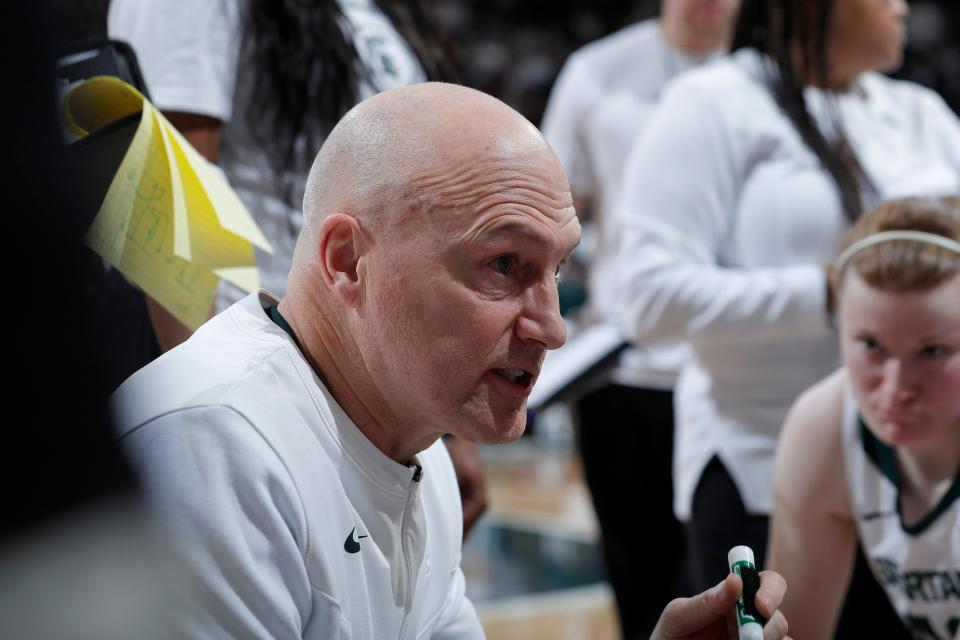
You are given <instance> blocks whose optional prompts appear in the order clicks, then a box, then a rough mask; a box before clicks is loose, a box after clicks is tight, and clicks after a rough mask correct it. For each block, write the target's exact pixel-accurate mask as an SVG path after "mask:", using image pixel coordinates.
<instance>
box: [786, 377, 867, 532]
mask: <svg viewBox="0 0 960 640" xmlns="http://www.w3.org/2000/svg"><path fill="white" fill-rule="evenodd" d="M846 386H847V374H846V371H845V370H844V369H840V370H838V371H836V372H834V373H833V374H831V375H830V376H828V377H827V378H825V379H823V380H821V381H820V382H818V383H817V384H815V385H813V386H812V387H810V388H809V389H807V390H806V391H805V392H804V393H803V394H801V395H800V397H798V398H797V400H796V402H794V404H793V407H791V409H790V412H789V413H788V415H787V418H786V421H785V423H784V427H783V431H782V432H781V434H780V439H779V442H778V444H777V456H776V461H775V463H774V497H775V500H776V502H777V504H779V505H781V506H782V507H788V508H789V509H790V510H793V509H800V510H801V511H804V510H805V511H806V512H809V513H813V512H814V511H815V512H817V513H831V514H833V515H836V516H844V515H845V514H847V513H848V511H849V507H848V506H847V498H846V495H847V494H846V481H845V471H844V465H843V429H842V426H843V425H842V422H843V413H844V401H845V400H844V398H845V394H846Z"/></svg>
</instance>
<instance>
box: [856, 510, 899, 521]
mask: <svg viewBox="0 0 960 640" xmlns="http://www.w3.org/2000/svg"><path fill="white" fill-rule="evenodd" d="M895 515H897V512H896V511H871V512H870V513H865V514H863V515H862V516H860V519H861V520H863V521H864V522H870V521H871V520H878V519H880V518H889V517H890V516H895Z"/></svg>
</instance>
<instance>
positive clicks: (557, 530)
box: [463, 438, 619, 640]
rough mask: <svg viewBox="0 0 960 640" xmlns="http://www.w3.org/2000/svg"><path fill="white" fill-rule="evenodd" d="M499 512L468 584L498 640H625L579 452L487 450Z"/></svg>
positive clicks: (473, 539)
mask: <svg viewBox="0 0 960 640" xmlns="http://www.w3.org/2000/svg"><path fill="white" fill-rule="evenodd" d="M480 453H481V457H482V458H483V460H484V465H485V467H486V470H487V482H488V498H489V503H490V507H489V509H488V511H487V514H486V515H485V516H484V518H483V519H482V520H481V523H480V524H479V525H478V526H477V528H476V529H475V530H474V532H473V533H471V536H470V538H469V539H468V540H467V542H466V544H465V547H464V562H463V569H464V575H465V576H466V580H467V593H468V594H469V595H470V597H471V599H472V600H473V602H474V604H475V606H476V607H477V612H478V614H479V615H480V620H481V622H482V623H483V626H484V629H485V631H486V633H487V637H488V638H489V639H490V640H501V639H502V640H507V639H509V640H525V639H527V638H530V639H534V638H536V639H540V638H551V639H557V640H581V639H583V640H586V639H589V640H616V639H617V638H619V627H618V625H617V620H616V612H615V609H614V606H613V595H612V592H611V591H610V588H609V586H608V585H607V583H606V582H605V581H604V579H603V575H602V568H601V564H600V557H599V550H598V547H597V525H596V519H595V517H594V514H593V510H592V507H591V505H590V500H589V495H588V494H587V490H586V487H585V486H584V484H583V480H582V474H581V471H580V465H579V463H578V461H577V459H576V456H575V455H574V454H573V451H572V449H571V447H570V446H565V447H563V446H561V447H556V446H554V447H549V448H546V447H544V446H543V443H542V442H538V441H537V440H536V439H534V438H523V439H521V441H519V442H517V443H514V444H512V445H507V446H501V447H489V448H481V452H480Z"/></svg>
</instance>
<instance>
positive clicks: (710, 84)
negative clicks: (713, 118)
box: [667, 50, 767, 107]
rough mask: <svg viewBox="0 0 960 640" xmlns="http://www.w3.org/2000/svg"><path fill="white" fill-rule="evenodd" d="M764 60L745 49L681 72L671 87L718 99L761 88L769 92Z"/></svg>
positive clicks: (744, 93)
mask: <svg viewBox="0 0 960 640" xmlns="http://www.w3.org/2000/svg"><path fill="white" fill-rule="evenodd" d="M762 71H763V70H762V62H761V60H760V59H759V55H758V54H757V53H756V52H755V51H753V50H741V51H737V52H735V53H732V54H728V55H724V56H720V57H718V58H716V59H715V60H711V61H710V62H708V63H706V64H703V65H700V66H699V67H696V68H693V69H690V70H689V71H686V72H684V73H682V74H680V75H679V76H678V77H677V78H676V79H674V80H673V81H672V82H671V83H670V85H669V86H668V89H667V91H668V92H672V93H683V94H687V95H689V96H691V97H694V98H695V99H696V98H697V97H699V99H700V100H703V101H707V102H710V103H715V106H717V107H722V106H723V104H724V103H721V102H716V100H717V98H718V97H719V96H724V97H730V98H733V99H736V98H737V97H743V96H746V97H751V96H753V95H754V94H756V93H758V92H762V93H764V94H767V89H766V86H765V85H764V83H763V81H762Z"/></svg>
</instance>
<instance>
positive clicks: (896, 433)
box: [767, 198, 960, 640]
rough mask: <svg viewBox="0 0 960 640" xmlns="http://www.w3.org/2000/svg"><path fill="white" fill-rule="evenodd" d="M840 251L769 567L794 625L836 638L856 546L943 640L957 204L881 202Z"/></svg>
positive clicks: (955, 583)
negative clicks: (837, 359) (820, 355)
mask: <svg viewBox="0 0 960 640" xmlns="http://www.w3.org/2000/svg"><path fill="white" fill-rule="evenodd" d="M844 246H845V249H844V250H843V251H842V253H841V254H840V257H839V258H838V259H837V261H836V262H835V264H834V266H833V271H832V286H833V287H834V289H835V292H836V299H837V303H838V318H839V326H840V342H841V347H842V353H843V361H844V367H843V368H842V369H840V370H839V371H837V372H836V373H834V374H833V375H831V376H829V377H828V378H826V379H825V380H823V381H822V382H820V383H818V384H817V385H815V386H814V387H812V388H811V389H810V390H808V391H807V392H806V393H804V394H803V395H802V396H801V397H800V398H799V399H798V400H797V402H796V404H795V405H794V406H793V408H792V409H791V411H790V414H789V415H788V417H787V420H786V423H785V425H784V428H783V433H782V436H781V440H780V443H779V445H778V449H777V458H776V463H775V478H774V512H773V521H772V531H771V540H770V549H769V556H768V563H767V566H768V567H770V568H773V569H775V570H776V571H778V572H780V573H782V574H783V575H784V577H785V578H786V579H787V582H788V583H789V584H790V593H789V594H788V596H787V598H786V600H785V601H784V606H783V610H784V612H785V614H786V615H787V617H788V619H789V620H790V632H791V634H792V635H794V636H795V637H797V638H805V639H813V640H816V639H817V638H830V637H833V633H834V625H835V623H836V620H837V616H838V612H839V610H840V605H841V602H842V599H843V594H844V590H845V588H846V584H847V582H848V580H849V577H850V570H851V566H852V564H853V554H854V549H855V545H856V542H857V541H859V543H860V546H861V547H862V548H863V550H864V553H865V554H866V556H867V559H868V562H869V564H870V568H871V569H872V571H873V573H874V575H875V577H876V578H877V581H878V582H879V583H880V584H881V585H882V586H883V587H884V589H885V591H886V593H887V596H888V598H889V600H890V602H891V604H892V605H893V607H894V609H895V610H896V612H897V613H898V614H899V615H900V617H901V619H902V620H903V622H904V625H905V626H906V627H907V628H908V629H909V630H910V631H911V632H912V633H913V636H914V637H922V638H943V639H944V640H948V639H949V638H955V637H957V634H958V633H960V199H957V198H954V199H952V200H943V201H929V200H893V201H890V202H888V203H886V204H884V205H881V206H880V207H878V208H876V209H875V210H873V211H871V212H870V213H868V214H866V215H865V216H864V217H862V218H861V219H860V220H859V221H858V222H857V224H856V225H855V226H854V227H853V229H852V230H851V231H850V233H849V234H848V235H847V237H846V241H845V242H844ZM894 633H895V630H893V629H889V630H888V631H887V633H886V634H885V635H887V636H890V635H892V634H894Z"/></svg>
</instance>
